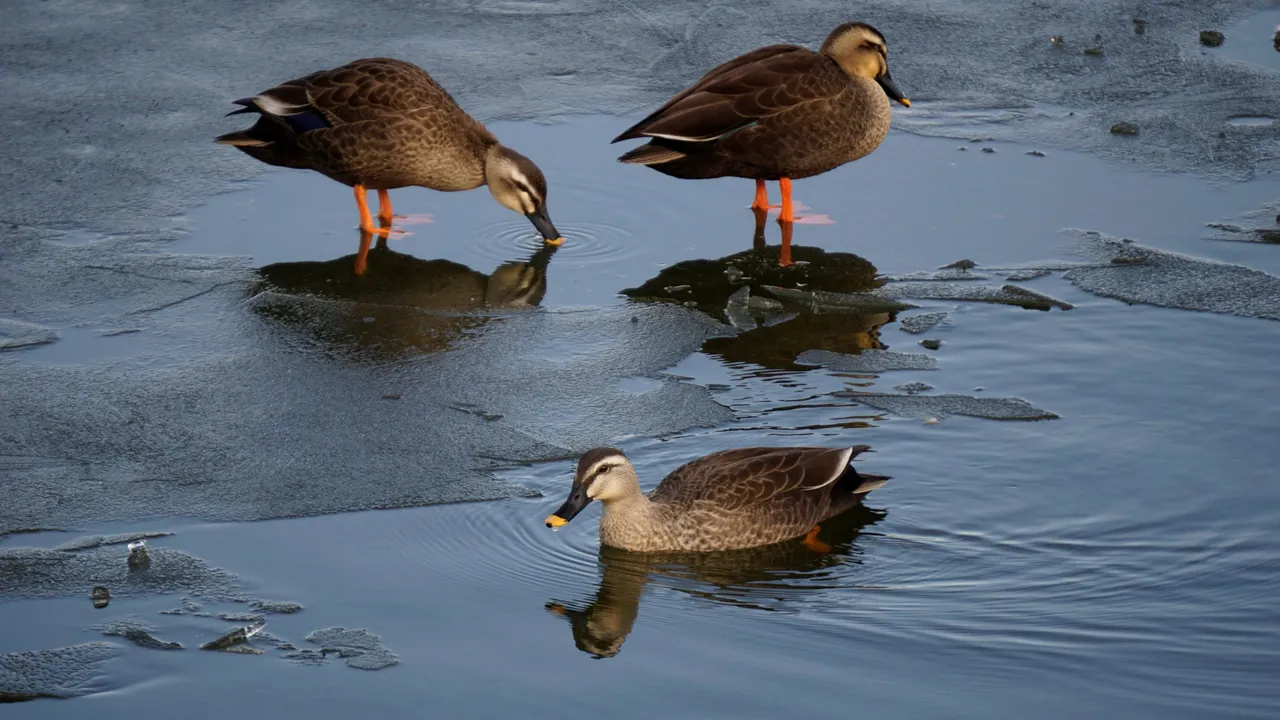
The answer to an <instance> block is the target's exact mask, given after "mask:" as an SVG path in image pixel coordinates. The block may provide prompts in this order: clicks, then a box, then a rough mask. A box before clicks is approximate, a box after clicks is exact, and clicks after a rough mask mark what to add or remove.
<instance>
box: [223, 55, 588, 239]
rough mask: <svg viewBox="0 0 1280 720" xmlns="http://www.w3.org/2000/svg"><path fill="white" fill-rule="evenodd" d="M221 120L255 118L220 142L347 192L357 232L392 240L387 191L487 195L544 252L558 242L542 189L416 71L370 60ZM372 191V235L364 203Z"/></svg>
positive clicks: (523, 160)
mask: <svg viewBox="0 0 1280 720" xmlns="http://www.w3.org/2000/svg"><path fill="white" fill-rule="evenodd" d="M235 104H237V105H243V106H244V107H243V108H241V109H239V110H234V111H232V112H231V113H228V114H229V115H236V114H239V113H257V114H258V120H257V122H256V123H254V125H253V127H251V128H249V129H247V130H240V131H237V132H233V133H228V134H226V135H223V136H221V137H219V138H218V139H217V141H218V142H220V143H223V144H226V145H231V146H234V147H236V148H238V149H240V150H241V151H243V152H244V153H246V154H247V155H249V156H250V157H252V158H254V159H256V160H260V161H262V162H264V163H267V164H269V165H278V166H281V167H289V168H299V169H303V170H315V171H316V172H318V173H321V174H323V175H325V176H327V177H330V178H332V179H334V180H337V181H338V182H340V183H342V184H344V185H349V186H351V187H353V188H354V189H355V196H356V206H357V208H358V209H359V211H360V229H361V230H364V231H365V232H368V233H373V234H380V235H387V234H389V233H390V232H391V220H392V218H393V215H392V214H391V198H390V196H389V195H388V193H387V191H388V190H394V189H396V188H402V187H408V186H410V185H420V186H422V187H427V188H431V189H432V190H443V191H456V190H471V189H473V188H478V187H480V186H481V185H486V186H488V188H489V192H491V193H493V197H494V198H495V199H496V200H497V201H498V202H499V203H501V204H502V205H503V206H505V207H507V208H510V209H512V210H515V211H516V212H518V213H520V214H522V215H524V216H525V217H527V218H529V220H530V221H531V222H532V223H533V225H534V227H535V228H537V230H538V232H539V233H540V234H541V235H542V237H543V238H544V239H545V240H546V241H547V242H549V243H552V244H559V243H561V242H563V240H562V238H561V237H560V233H559V232H557V231H556V228H555V225H553V224H552V223H551V218H550V216H548V215H547V182H546V180H545V179H544V178H543V176H542V171H541V170H539V169H538V166H537V165H534V164H533V161H531V160H530V159H529V158H527V157H525V156H523V155H521V154H520V153H518V152H516V151H515V150H512V149H511V148H508V147H506V146H504V145H502V144H501V143H499V142H498V139H497V138H495V137H494V136H493V133H490V132H489V131H488V130H487V129H486V128H485V126H484V125H482V124H480V123H479V122H477V121H476V120H474V119H473V118H472V117H471V116H469V115H467V114H466V113H465V112H463V110H462V108H460V107H458V104H457V103H456V102H454V100H453V98H452V97H450V96H449V93H448V92H446V91H445V89H444V88H443V87H441V86H440V85H439V84H438V83H437V82H436V81H435V80H433V79H432V78H431V76H430V75H428V74H427V73H426V71H424V70H423V69H422V68H420V67H418V66H416V65H413V64H410V63H407V62H404V61H402V60H394V59H391V58H368V59H365V60H356V61H355V62H351V63H347V64H346V65H343V66H341V67H337V68H333V69H332V70H322V71H320V72H317V73H312V74H311V75H307V76H306V77H302V78H298V79H296V80H290V81H288V82H285V83H281V84H280V85H277V86H276V87H273V88H270V89H268V90H264V91H262V92H261V93H258V94H257V95H255V96H253V97H251V98H244V99H242V100H236V101H235ZM368 190H377V191H378V219H379V220H380V221H381V223H380V225H381V227H374V225H373V218H372V217H371V216H370V214H369V205H368V202H367V200H366V194H367V191H368Z"/></svg>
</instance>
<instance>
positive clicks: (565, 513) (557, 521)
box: [546, 485, 591, 528]
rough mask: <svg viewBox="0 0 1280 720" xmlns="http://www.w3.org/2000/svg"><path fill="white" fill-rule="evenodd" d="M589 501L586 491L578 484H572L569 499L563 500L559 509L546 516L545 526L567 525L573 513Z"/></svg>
mask: <svg viewBox="0 0 1280 720" xmlns="http://www.w3.org/2000/svg"><path fill="white" fill-rule="evenodd" d="M590 502H591V498H589V497H587V491H586V489H584V488H583V487H582V486H580V485H574V486H573V491H572V492H570V493H569V499H568V500H565V501H564V504H563V505H561V506H560V509H559V510H556V511H555V512H554V513H552V514H551V515H548V516H547V520H546V523H547V527H549V528H558V527H561V526H562V525H568V524H569V521H570V520H572V519H573V517H574V516H575V515H577V514H578V513H580V512H582V508H584V507H586V506H587V503H590Z"/></svg>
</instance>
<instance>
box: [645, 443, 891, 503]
mask: <svg viewBox="0 0 1280 720" xmlns="http://www.w3.org/2000/svg"><path fill="white" fill-rule="evenodd" d="M869 449H870V448H869V447H868V446H866V445H857V446H854V447H846V448H811V447H792V448H742V449H737V450H726V451H723V452H718V453H712V454H711V455H707V456H706V457H703V458H699V459H697V460H694V461H692V462H689V463H686V464H684V465H681V466H680V467H678V468H676V469H675V470H674V471H673V472H672V473H671V474H670V475H668V476H667V477H666V478H665V479H664V480H663V481H662V482H661V483H659V484H658V487H657V488H655V489H654V490H653V492H652V493H650V495H649V498H650V499H651V500H653V501H655V502H660V503H664V504H670V505H673V506H679V507H690V506H693V505H695V504H711V505H714V506H715V507H717V508H721V509H723V510H727V511H734V512H748V511H751V510H752V509H755V508H760V507H763V506H775V505H776V506H782V505H786V506H790V505H794V504H797V503H798V504H802V505H810V504H815V507H827V506H828V503H829V499H830V498H831V496H832V495H833V494H834V493H835V491H836V490H837V489H838V488H839V489H843V488H844V487H845V486H849V487H848V489H849V490H850V491H852V492H866V491H869V490H871V489H873V487H879V485H880V484H883V482H879V483H878V484H877V483H875V482H871V483H867V482H858V483H856V484H851V483H847V482H841V480H842V478H845V477H846V474H847V473H848V471H849V463H850V461H852V460H853V458H854V456H856V455H858V454H859V453H861V452H864V451H866V450H869ZM853 477H854V478H857V477H858V476H857V474H856V473H854V474H853ZM868 479H870V478H868ZM878 479H879V478H877V480H878ZM859 485H860V486H862V487H859ZM867 485H872V486H873V487H865V486H867ZM864 487H865V489H864Z"/></svg>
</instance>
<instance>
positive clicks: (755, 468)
mask: <svg viewBox="0 0 1280 720" xmlns="http://www.w3.org/2000/svg"><path fill="white" fill-rule="evenodd" d="M869 449H870V448H869V447H868V446H866V445H855V446H853V447H845V448H816V447H785V448H764V447H757V448H742V449H738V450H725V451H722V452H717V453H712V454H711V455H707V456H706V457H702V458H699V459H697V460H693V461H692V462H689V463H686V464H684V465H681V466H680V467H678V468H676V469H675V470H674V471H672V473H671V474H670V475H668V476H667V477H666V478H665V479H664V480H663V481H662V482H661V483H659V484H658V487H656V488H654V490H653V492H650V493H649V494H648V495H645V494H643V493H642V492H640V482H639V479H638V478H637V476H636V471H635V468H634V467H633V466H632V465H631V462H630V461H629V460H628V459H627V457H626V455H624V454H623V453H622V451H621V450H618V449H616V448H596V449H594V450H590V451H588V452H587V453H586V454H585V455H583V456H582V458H581V459H580V460H579V461H578V468H577V472H576V473H575V475H574V478H573V488H572V489H571V490H570V491H569V498H568V499H567V500H565V502H564V504H563V505H561V506H560V509H558V510H556V511H555V513H554V514H552V515H551V516H549V517H548V518H547V519H546V525H547V527H550V528H558V527H560V526H562V525H564V524H566V523H568V522H569V521H570V520H572V519H573V517H574V516H575V515H577V514H578V513H579V512H581V511H582V509H583V508H584V507H586V506H587V504H588V503H590V502H591V501H592V500H599V501H601V502H602V503H603V504H604V514H603V516H602V517H601V519H600V542H601V543H602V544H603V545H606V546H609V547H615V548H620V549H623V550H632V551H639V552H660V551H681V552H708V551H717V550H733V549H739V548H747V547H755V546H758V545H767V544H769V543H775V542H781V541H783V540H788V539H790V538H797V537H801V536H803V537H804V538H805V544H806V545H809V546H810V547H811V548H812V549H814V550H816V551H826V550H829V548H824V547H823V546H822V544H821V543H820V542H819V541H818V540H817V531H818V527H817V524H818V523H820V522H823V521H825V520H827V519H828V518H831V517H834V516H836V515H839V514H840V513H843V512H845V511H846V510H849V509H850V508H853V507H854V506H856V505H859V504H861V503H862V499H863V497H864V496H866V494H867V493H869V492H871V491H872V490H875V489H876V488H878V487H880V486H882V485H884V484H885V483H886V482H887V481H888V480H889V478H887V477H884V476H882V475H864V474H860V473H858V471H857V470H855V469H854V468H853V465H852V464H850V463H851V461H852V460H853V458H854V457H855V456H857V455H858V454H859V453H862V452H865V451H867V450H869Z"/></svg>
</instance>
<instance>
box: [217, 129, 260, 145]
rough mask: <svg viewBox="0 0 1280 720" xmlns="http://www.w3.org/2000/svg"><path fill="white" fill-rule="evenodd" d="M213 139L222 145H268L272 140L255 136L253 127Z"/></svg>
mask: <svg viewBox="0 0 1280 720" xmlns="http://www.w3.org/2000/svg"><path fill="white" fill-rule="evenodd" d="M213 141H214V142H216V143H218V144H220V145H231V146H232V147H266V146H268V145H270V144H271V141H270V140H264V139H262V138H258V137H254V136H253V128H250V129H248V130H237V131H235V132H229V133H227V134H226V135H219V136H218V137H216V138H214V139H213Z"/></svg>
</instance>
